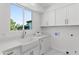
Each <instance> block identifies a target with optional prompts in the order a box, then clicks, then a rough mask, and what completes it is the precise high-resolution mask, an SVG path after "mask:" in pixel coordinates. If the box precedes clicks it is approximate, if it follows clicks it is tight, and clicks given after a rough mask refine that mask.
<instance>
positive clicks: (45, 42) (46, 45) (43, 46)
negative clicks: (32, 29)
mask: <svg viewBox="0 0 79 59" xmlns="http://www.w3.org/2000/svg"><path fill="white" fill-rule="evenodd" d="M50 48H51V42H50V37H44V38H41V39H40V54H44V53H46V52H47V51H48V50H49V49H50Z"/></svg>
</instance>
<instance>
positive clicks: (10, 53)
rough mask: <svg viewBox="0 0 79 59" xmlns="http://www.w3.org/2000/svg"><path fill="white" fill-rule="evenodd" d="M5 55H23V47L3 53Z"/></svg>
mask: <svg viewBox="0 0 79 59" xmlns="http://www.w3.org/2000/svg"><path fill="white" fill-rule="evenodd" d="M3 54H4V55H21V46H19V47H15V48H11V49H8V50H6V51H3Z"/></svg>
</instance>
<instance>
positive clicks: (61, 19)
mask: <svg viewBox="0 0 79 59" xmlns="http://www.w3.org/2000/svg"><path fill="white" fill-rule="evenodd" d="M66 12H67V8H60V9H57V10H56V25H66V17H67V15H66Z"/></svg>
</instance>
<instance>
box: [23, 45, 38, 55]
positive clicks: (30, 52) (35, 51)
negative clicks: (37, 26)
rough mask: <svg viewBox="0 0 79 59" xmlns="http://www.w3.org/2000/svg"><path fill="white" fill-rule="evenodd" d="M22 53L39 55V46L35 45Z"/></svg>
mask: <svg viewBox="0 0 79 59" xmlns="http://www.w3.org/2000/svg"><path fill="white" fill-rule="evenodd" d="M24 55H39V47H35V48H33V49H30V50H28V51H26V52H24Z"/></svg>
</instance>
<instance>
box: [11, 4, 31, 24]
mask: <svg viewBox="0 0 79 59" xmlns="http://www.w3.org/2000/svg"><path fill="white" fill-rule="evenodd" d="M10 8H11V9H10V13H11V18H12V19H13V20H14V21H15V22H16V24H23V10H24V9H23V8H20V7H18V6H16V5H11V7H10ZM24 14H25V17H24V19H25V24H26V21H28V20H31V14H32V13H31V11H30V10H27V9H25V10H24Z"/></svg>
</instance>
